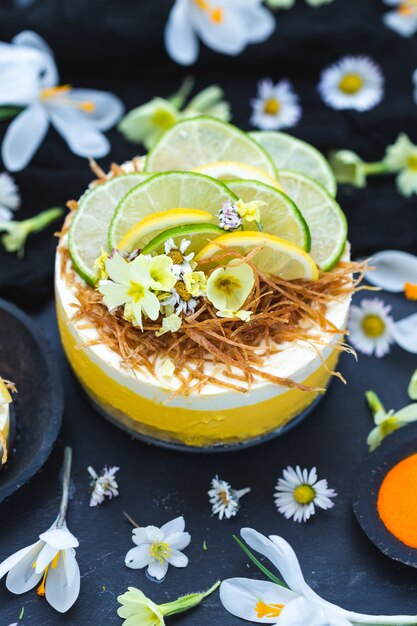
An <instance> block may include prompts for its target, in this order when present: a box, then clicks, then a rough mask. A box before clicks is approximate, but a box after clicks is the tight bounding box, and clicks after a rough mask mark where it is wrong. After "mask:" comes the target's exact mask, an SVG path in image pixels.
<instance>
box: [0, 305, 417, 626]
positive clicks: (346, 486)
mask: <svg viewBox="0 0 417 626" xmlns="http://www.w3.org/2000/svg"><path fill="white" fill-rule="evenodd" d="M386 299H387V301H390V302H392V303H393V304H394V306H395V309H394V311H395V317H396V318H397V319H399V318H400V317H402V316H403V315H406V314H409V313H412V312H414V311H415V304H413V303H409V302H404V301H403V299H402V298H401V297H400V296H391V297H387V298H386ZM36 319H37V321H38V322H39V323H40V325H41V328H42V329H43V330H44V332H45V333H46V334H47V335H48V337H49V338H50V341H51V343H52V346H53V349H54V351H55V352H56V355H57V357H58V360H59V364H60V369H61V371H62V375H63V381H64V388H65V401H66V408H65V413H64V423H63V429H62V432H61V436H60V438H59V443H58V445H57V446H56V449H55V451H54V453H53V455H52V457H51V458H50V460H49V461H48V462H47V464H46V465H45V466H44V469H43V470H42V471H41V472H40V473H39V474H38V475H37V476H36V477H35V478H34V479H33V480H32V481H31V482H30V484H29V485H27V486H25V487H23V488H22V489H21V490H20V491H19V492H17V493H16V494H14V496H13V497H12V498H10V499H9V500H6V501H5V502H3V503H2V505H1V506H0V531H1V532H0V559H3V558H5V557H6V556H8V555H9V554H10V553H12V552H14V551H16V550H18V549H19V548H21V547H23V546H25V545H28V544H29V543H31V542H33V541H34V540H35V539H36V536H37V534H38V533H40V532H43V531H44V530H45V529H46V528H47V527H48V526H49V524H51V523H52V521H53V519H54V517H55V515H56V512H57V508H58V506H59V498H60V494H59V483H58V473H59V469H60V465H61V462H62V454H63V446H64V445H71V446H73V449H74V469H73V498H72V500H71V503H70V509H69V515H68V525H69V528H70V529H71V531H72V532H73V533H74V534H75V535H76V536H77V537H78V539H79V541H80V546H79V548H78V550H77V558H78V562H79V565H80V569H81V575H82V580H81V594H80V597H79V599H78V601H77V603H76V604H75V605H74V607H73V608H72V609H71V610H70V611H69V612H68V613H67V614H66V615H64V616H62V615H59V614H58V613H56V612H55V611H54V610H53V609H52V608H51V607H49V605H48V604H47V603H46V601H45V600H44V599H41V598H38V597H37V595H36V593H35V591H33V592H29V593H27V594H25V595H24V596H21V597H19V596H14V595H12V594H10V593H9V592H8V591H7V590H6V588H5V586H4V583H3V582H2V583H0V618H1V619H0V623H1V624H2V626H3V624H5V626H7V625H8V624H9V623H12V622H14V621H17V617H18V615H19V613H20V610H21V608H22V606H23V607H25V615H24V619H23V620H22V622H19V624H22V626H60V625H61V624H67V625H71V626H98V625H100V626H102V625H104V624H109V625H110V624H114V625H115V626H117V624H120V623H121V620H120V619H119V618H118V617H117V615H116V608H117V606H118V605H117V602H116V597H117V595H119V594H120V593H122V592H123V591H125V590H126V588H127V587H128V586H130V585H133V586H137V587H139V588H140V589H142V590H143V591H144V592H145V593H146V594H147V595H149V596H151V597H152V598H153V599H154V600H155V601H157V602H159V603H162V602H165V601H167V600H168V599H172V598H175V597H177V596H179V595H181V594H184V593H186V592H190V591H194V590H197V589H198V590H201V589H205V588H208V587H209V586H210V585H211V584H212V583H213V582H214V581H215V580H217V579H224V578H228V577H231V576H248V577H261V574H260V573H259V572H258V571H257V570H256V568H255V567H254V566H252V565H248V562H247V559H246V557H245V556H244V555H243V553H242V552H241V550H240V548H238V546H237V545H236V544H235V542H234V541H233V539H232V534H233V533H237V532H238V531H239V529H240V528H241V527H243V526H252V527H254V528H256V529H258V530H259V531H261V532H264V533H266V534H281V535H282V536H283V537H285V539H287V540H288V541H290V543H291V544H292V545H293V546H294V548H295V550H296V552H297V553H298V555H299V558H300V561H301V564H302V567H303V570H304V572H305V576H306V578H307V580H308V582H309V583H310V584H311V585H312V586H313V588H314V589H315V590H317V591H318V592H319V593H320V594H321V595H323V596H324V597H325V598H326V599H328V600H332V601H334V602H336V603H338V604H340V605H343V606H345V607H346V608H349V609H352V610H357V611H362V612H367V613H375V614H382V613H386V614H393V613H397V614H398V613H404V614H407V613H409V614H417V599H416V598H417V595H416V592H417V572H416V570H415V569H412V568H408V567H406V566H405V565H402V564H400V563H397V562H394V561H391V560H390V559H388V558H387V557H386V556H384V555H383V554H382V553H380V552H379V551H378V550H377V548H376V547H375V546H374V545H373V544H372V543H371V542H370V541H369V540H368V539H367V537H366V536H365V534H364V533H363V531H362V530H361V529H360V527H359V525H358V524H357V522H356V521H355V518H354V515H353V512H352V506H351V485H352V480H353V477H354V473H355V469H356V468H357V466H358V465H359V463H360V461H361V460H362V459H363V457H364V456H365V454H366V452H367V448H366V444H365V441H366V436H367V434H368V432H369V430H370V429H371V428H372V419H371V417H370V415H369V413H368V409H367V407H366V404H365V401H364V392H365V391H366V390H367V389H369V388H373V389H374V390H376V391H377V392H379V393H380V396H381V399H382V401H383V402H384V403H385V404H386V406H387V408H391V407H392V408H401V407H402V406H404V405H405V404H407V402H408V399H407V393H406V387H407V384H408V381H409V377H410V375H411V373H412V371H413V370H414V368H415V367H416V357H415V355H411V354H408V353H405V352H403V351H401V350H400V349H399V348H394V349H393V351H392V353H391V354H390V355H389V356H388V357H386V358H385V359H382V360H377V359H375V358H371V357H365V356H362V357H360V359H359V363H358V364H356V363H355V361H354V360H353V358H352V357H347V356H344V357H343V358H342V363H341V371H342V373H343V374H344V375H345V376H346V377H347V378H348V380H349V383H348V385H347V386H346V387H345V386H343V385H342V384H341V383H340V382H339V381H337V380H335V381H334V382H333V384H332V385H331V387H330V389H329V391H328V393H327V395H326V397H325V398H324V399H323V401H322V402H321V404H320V405H319V406H318V407H317V409H316V410H315V411H314V412H313V413H311V414H310V416H309V417H307V419H306V420H305V422H304V423H303V424H301V425H300V426H298V427H297V428H295V429H294V430H293V431H291V432H289V433H287V434H286V435H285V436H283V437H281V438H278V439H275V440H274V441H271V442H269V443H267V444H264V445H263V446H261V447H258V448H253V449H249V450H243V451H238V452H235V453H227V454H219V455H194V454H193V455H191V454H186V453H180V452H172V451H168V450H164V449H160V448H156V447H151V446H147V445H146V444H143V443H140V442H138V441H134V440H132V439H131V438H130V437H129V436H128V435H126V434H125V433H123V432H121V431H119V430H118V429H116V428H115V427H114V426H112V425H111V424H109V423H107V421H105V420H104V419H103V418H102V417H100V416H99V415H98V413H96V412H95V411H94V410H93V409H92V408H91V407H90V405H89V404H88V402H87V400H86V399H85V398H84V396H83V395H82V393H81V391H80V388H79V386H78V384H77V382H76V381H75V378H74V376H73V374H72V373H71V371H70V369H69V366H68V364H67V362H66V360H65V357H64V354H63V352H62V349H61V347H60V344H59V339H58V334H57V328H56V322H55V314H54V309H53V305H52V303H50V304H49V305H48V306H47V307H46V308H45V309H44V310H43V311H42V312H41V313H40V314H39V315H37V316H36ZM104 464H114V465H119V466H120V468H121V469H120V472H119V474H118V480H119V484H120V491H121V495H120V497H119V498H118V499H116V500H113V501H112V502H109V503H106V504H104V505H103V506H102V507H101V508H99V509H91V508H89V505H88V501H89V494H88V482H89V476H88V474H87V471H86V468H87V465H93V466H94V467H95V468H96V469H99V468H100V467H101V466H102V465H104ZM287 464H290V465H296V464H300V465H302V466H305V467H311V466H313V465H317V467H318V472H319V476H320V477H325V478H327V479H328V480H329V484H330V485H331V486H332V487H334V488H335V489H336V490H337V492H338V494H339V495H338V497H337V499H336V501H335V502H336V504H335V507H334V508H333V509H332V510H331V511H328V512H322V513H321V514H317V515H316V516H315V517H314V518H313V519H312V520H311V522H309V523H308V524H305V525H299V524H296V523H294V522H291V521H287V520H285V519H284V518H283V517H282V516H281V515H280V514H279V513H278V512H277V511H276V509H275V507H274V503H273V490H274V486H275V483H276V480H277V478H278V476H279V475H280V474H281V472H282V469H283V468H284V467H285V466H286V465H287ZM217 473H218V474H219V475H220V476H221V477H223V478H224V479H226V480H229V481H230V482H231V483H232V485H233V486H235V487H236V488H241V487H246V486H250V487H252V493H251V494H249V495H247V496H246V497H245V498H244V500H243V504H242V509H241V512H240V514H239V516H238V517H237V518H235V519H233V520H231V521H223V522H220V521H219V520H218V519H217V518H213V517H211V514H210V506H209V503H208V498H207V493H206V492H207V489H208V486H209V482H210V480H211V478H212V477H213V476H214V475H215V474H217ZM123 511H127V512H128V513H129V514H130V515H131V516H132V517H133V518H134V519H136V521H137V522H138V523H139V524H142V525H147V524H155V525H161V524H163V523H165V522H166V521H168V520H170V519H172V518H174V517H176V516H177V515H181V514H183V515H184V516H185V519H186V524H187V530H188V531H189V532H190V533H191V535H192V543H191V545H190V547H189V548H188V549H187V550H186V553H187V554H188V556H189V558H190V564H189V566H188V567H187V568H185V569H182V570H180V569H174V568H170V569H169V571H168V575H167V578H166V580H165V581H164V582H163V583H162V584H161V585H157V584H155V583H153V582H150V581H149V580H148V579H147V578H146V576H145V573H144V571H143V570H136V571H135V570H130V569H128V568H126V567H125V565H124V556H125V554H126V552H127V551H128V550H129V549H130V548H131V547H132V546H133V543H132V542H131V538H130V537H131V527H130V525H129V523H128V522H127V521H126V520H125V519H124V517H123V514H122V512H123ZM204 541H206V543H207V548H208V549H207V551H203V542H204ZM168 619H170V618H168ZM168 623H171V624H173V626H174V625H175V624H178V625H179V624H181V625H182V624H184V626H187V625H188V626H195V625H196V624H199V626H215V625H218V624H221V625H222V626H238V625H239V624H241V623H242V622H240V621H239V620H238V619H235V618H233V617H232V616H230V615H229V614H228V613H226V612H225V611H224V609H223V608H222V606H221V604H220V602H219V598H218V595H217V594H215V595H213V596H212V597H211V598H209V599H208V600H207V601H206V602H205V603H204V606H201V607H199V608H198V609H196V610H195V611H194V612H190V613H188V614H183V615H181V616H178V617H176V618H171V619H170V621H169V622H168ZM300 626H301V624H300Z"/></svg>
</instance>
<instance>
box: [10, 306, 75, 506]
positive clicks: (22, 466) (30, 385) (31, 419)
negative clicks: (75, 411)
mask: <svg viewBox="0 0 417 626" xmlns="http://www.w3.org/2000/svg"><path fill="white" fill-rule="evenodd" d="M0 374H1V376H2V377H3V378H6V379H9V380H12V381H13V382H14V383H15V384H16V387H17V390H18V393H17V394H16V395H15V396H14V400H15V401H14V403H13V407H14V414H15V416H14V417H15V420H14V421H15V437H14V442H13V443H12V446H11V450H10V454H9V459H8V461H7V464H6V466H5V467H4V468H2V470H1V471H0V502H1V501H2V500H4V498H6V497H7V496H9V495H10V494H11V493H13V492H14V491H16V490H17V489H19V487H21V486H22V485H24V484H25V483H26V482H27V481H28V480H29V479H30V478H31V477H32V476H33V475H34V474H36V472H37V471H38V470H39V469H40V468H41V467H42V465H43V464H44V463H45V461H46V459H47V458H48V456H49V454H50V452H51V450H52V447H53V445H54V442H55V440H56V438H57V436H58V433H59V429H60V427H61V421H62V412H63V407H64V403H63V391H62V383H61V380H60V376H59V370H58V366H57V364H56V362H55V358H54V355H53V354H52V351H51V349H50V348H49V346H48V344H47V342H46V339H45V338H44V337H43V336H42V334H41V333H40V332H39V330H38V329H37V328H36V325H35V322H33V321H32V320H30V319H29V318H28V317H27V316H26V315H25V314H24V313H22V312H21V311H20V310H19V309H18V308H17V307H15V306H14V305H12V304H10V303H8V302H6V301H5V300H1V299H0Z"/></svg>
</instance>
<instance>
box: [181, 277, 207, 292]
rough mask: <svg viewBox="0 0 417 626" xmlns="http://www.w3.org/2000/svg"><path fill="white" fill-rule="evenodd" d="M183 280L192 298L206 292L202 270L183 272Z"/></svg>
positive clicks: (205, 280)
mask: <svg viewBox="0 0 417 626" xmlns="http://www.w3.org/2000/svg"><path fill="white" fill-rule="evenodd" d="M183 280H184V283H185V287H186V289H187V291H188V292H189V293H190V294H191V295H192V296H193V298H198V297H199V296H201V295H203V294H205V293H206V288H207V278H206V275H205V274H204V272H190V273H188V274H184V275H183Z"/></svg>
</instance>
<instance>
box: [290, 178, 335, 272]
mask: <svg viewBox="0 0 417 626" xmlns="http://www.w3.org/2000/svg"><path fill="white" fill-rule="evenodd" d="M279 179H280V181H281V183H282V186H283V187H284V189H285V192H286V193H287V194H288V195H289V196H290V198H291V199H292V200H294V202H295V204H296V205H297V206H298V208H299V209H300V211H301V213H302V214H303V217H304V219H305V221H306V222H307V224H308V227H309V229H310V234H311V250H310V254H311V256H312V257H313V259H314V260H315V262H316V263H317V265H318V266H319V267H320V269H322V270H323V271H329V270H331V269H332V267H334V266H335V265H336V264H337V262H338V261H339V260H340V257H341V256H342V254H343V251H344V249H345V246H346V239H347V222H346V217H345V214H344V213H343V211H342V209H341V208H340V206H339V204H338V203H337V202H336V200H335V199H334V198H333V197H332V196H331V195H330V194H329V193H328V192H327V191H326V190H325V189H324V187H322V186H321V185H320V184H319V183H317V182H316V181H315V180H313V179H312V178H309V177H308V176H304V174H300V173H299V172H291V171H286V170H281V171H280V174H279Z"/></svg>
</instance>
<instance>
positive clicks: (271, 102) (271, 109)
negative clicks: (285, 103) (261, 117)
mask: <svg viewBox="0 0 417 626" xmlns="http://www.w3.org/2000/svg"><path fill="white" fill-rule="evenodd" d="M280 109H281V104H280V102H278V100H277V99H276V98H268V100H266V101H265V104H264V113H266V114H267V115H277V114H278V113H279V111H280Z"/></svg>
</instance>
